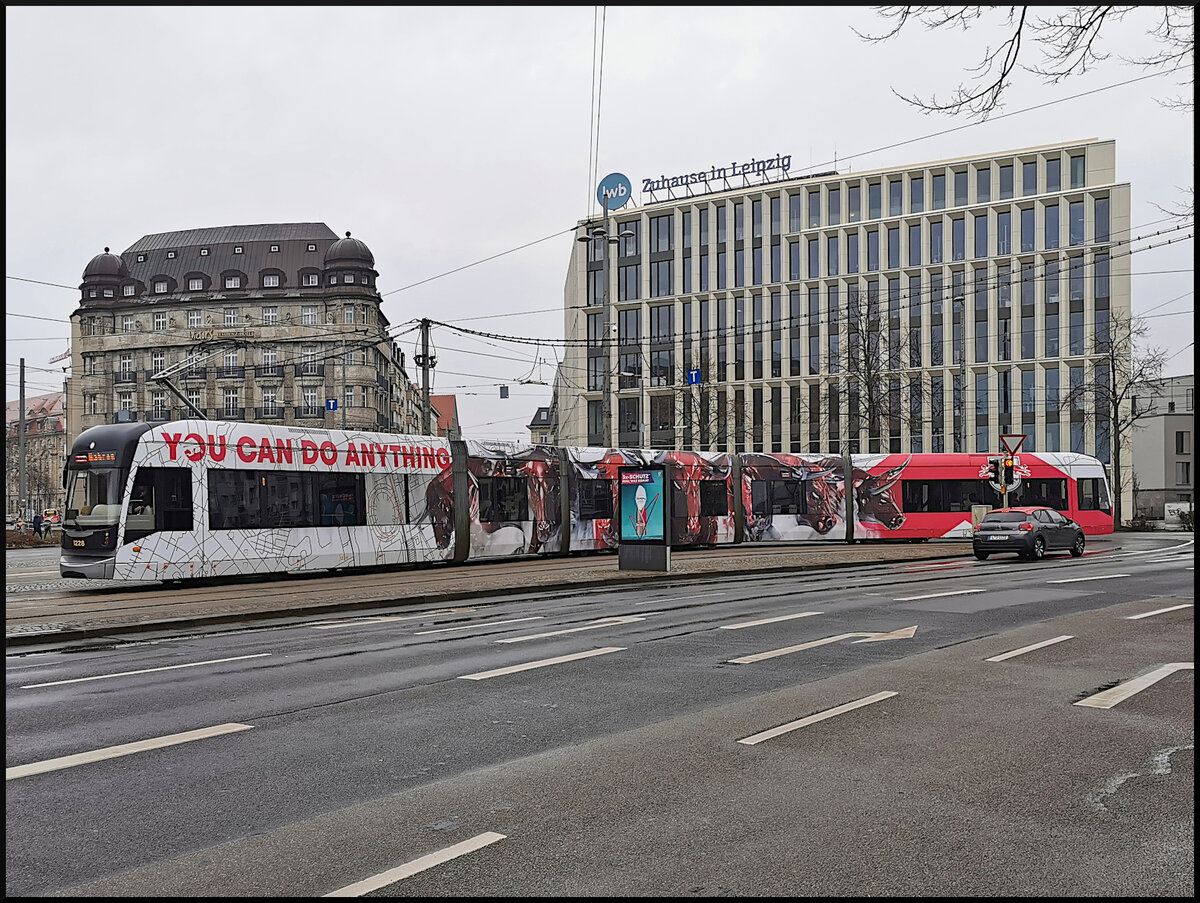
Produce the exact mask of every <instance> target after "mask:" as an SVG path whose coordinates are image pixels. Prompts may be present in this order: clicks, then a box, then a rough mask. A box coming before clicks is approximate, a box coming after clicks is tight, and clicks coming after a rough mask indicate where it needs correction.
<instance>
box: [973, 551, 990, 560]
mask: <svg viewBox="0 0 1200 903" xmlns="http://www.w3.org/2000/svg"><path fill="white" fill-rule="evenodd" d="M990 554H991V553H990V552H976V553H975V557H976V558H978V559H979V560H980V561H987V560H988V555H990Z"/></svg>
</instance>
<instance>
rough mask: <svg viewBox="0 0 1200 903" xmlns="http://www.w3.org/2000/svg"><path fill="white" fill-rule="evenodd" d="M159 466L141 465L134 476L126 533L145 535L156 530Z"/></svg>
mask: <svg viewBox="0 0 1200 903" xmlns="http://www.w3.org/2000/svg"><path fill="white" fill-rule="evenodd" d="M156 469H157V468H153V467H139V468H138V471H137V473H136V474H135V475H134V478H133V488H132V489H130V490H129V501H128V502H127V503H126V505H125V507H126V512H125V534H126V539H127V541H128V539H129V538H130V534H137V535H138V536H145V535H147V534H148V533H153V532H154V471H155V470H156Z"/></svg>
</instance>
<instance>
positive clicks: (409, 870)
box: [324, 831, 505, 897]
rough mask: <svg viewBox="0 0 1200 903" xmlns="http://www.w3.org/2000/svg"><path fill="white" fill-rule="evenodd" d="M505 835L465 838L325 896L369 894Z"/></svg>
mask: <svg viewBox="0 0 1200 903" xmlns="http://www.w3.org/2000/svg"><path fill="white" fill-rule="evenodd" d="M504 837H505V835H503V834H497V833H496V832H495V831H486V832H484V833H483V834H477V835H476V836H474V837H472V838H471V839H470V840H464V841H463V842H462V843H456V844H454V846H451V847H446V848H445V849H444V850H438V851H437V852H436V853H430V854H429V855H428V856H422V857H421V858H420V859H414V860H413V861H412V862H407V863H405V864H404V865H398V866H396V868H394V869H389V870H388V871H386V872H380V873H379V874H378V875H372V876H371V877H370V878H363V880H362V881H356V882H355V883H354V884H347V885H346V886H345V887H342V888H338V889H337V890H333V891H330V892H329V893H327V894H325V895H324V896H326V897H361V896H362V895H363V894H369V893H370V892H371V891H373V890H379V888H381V887H386V886H387V885H389V884H394V883H395V882H397V881H401V880H403V879H405V878H408V877H410V876H412V875H415V874H417V872H423V871H425V869H428V868H433V866H435V865H441V864H442V863H443V862H449V861H450V860H451V859H457V858H458V857H459V856H465V855H466V854H467V853H473V852H475V850H478V849H480V848H481V847H486V846H487V845H488V844H491V843H495V842H496V841H497V840H504Z"/></svg>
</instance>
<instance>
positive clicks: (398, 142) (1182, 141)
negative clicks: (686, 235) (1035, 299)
mask: <svg viewBox="0 0 1200 903" xmlns="http://www.w3.org/2000/svg"><path fill="white" fill-rule="evenodd" d="M598 9H604V8H596V7H582V6H581V7H565V8H564V7H548V8H544V7H537V8H523V7H470V8H461V7H460V8H456V7H408V8H401V9H373V8H342V7H337V8H335V7H287V6H285V7H271V8H257V7H231V6H222V7H206V8H183V7H173V8H170V9H166V8H148V9H139V8H127V7H104V8H96V9H91V8H84V7H60V8H54V7H24V8H23V7H13V6H8V7H6V8H5V20H6V34H5V36H6V70H7V71H6V105H5V114H6V126H7V128H6V132H5V139H6V150H7V155H6V159H7V171H6V182H7V185H6V188H7V190H6V205H7V206H6V214H7V245H8V247H7V261H6V268H5V273H6V276H7V277H8V278H6V289H7V295H6V306H5V312H6V317H5V326H6V338H5V362H6V371H5V386H6V398H7V399H9V400H11V399H15V398H17V397H18V377H17V365H18V361H19V359H20V358H21V357H24V358H25V360H26V366H27V373H26V379H27V388H26V394H27V395H30V396H32V395H37V394H42V393H44V392H48V391H55V390H60V389H61V388H62V384H61V366H62V364H55V365H51V364H50V363H49V360H50V358H51V357H54V356H55V355H58V354H60V353H62V352H63V351H65V350H66V349H67V347H68V339H69V324H68V317H69V315H70V313H71V311H72V310H74V309H75V307H76V305H77V301H78V291H77V286H78V285H79V283H80V281H81V278H82V273H83V268H84V267H85V266H86V265H87V262H88V261H89V260H90V259H91V258H92V256H94V255H95V254H98V253H100V252H101V251H102V250H103V249H104V247H105V246H109V247H111V248H112V249H113V251H114V252H120V251H123V250H124V249H125V248H127V247H129V246H130V245H131V244H133V243H134V242H135V241H137V240H138V239H139V238H141V237H142V236H143V235H146V234H150V233H156V232H169V231H173V230H180V229H194V228H203V227H211V226H224V225H236V224H249V223H272V222H324V223H326V224H328V226H329V227H330V228H331V229H333V231H334V232H336V233H338V234H339V235H340V234H342V233H344V232H346V231H347V230H349V231H351V232H353V234H354V235H355V236H356V237H357V238H361V239H362V240H363V241H365V242H366V243H367V244H368V245H369V246H370V248H371V250H372V252H373V253H374V255H375V266H376V269H377V270H378V271H379V274H380V275H379V290H380V292H381V293H382V294H383V295H384V300H383V310H384V312H385V314H386V315H387V317H388V318H389V320H390V321H391V323H392V324H395V325H398V324H403V323H405V322H406V321H408V320H410V319H412V318H414V317H421V316H428V317H430V318H432V319H436V320H441V321H444V322H453V323H456V324H458V325H462V326H466V327H470V328H474V329H479V330H485V331H489V332H494V333H502V334H504V335H508V336H534V337H543V338H548V339H553V338H561V337H562V335H563V314H562V306H563V285H564V281H565V278H566V273H567V269H568V264H569V261H570V257H571V254H572V252H573V246H574V238H573V235H572V234H571V231H570V230H571V229H572V227H573V226H574V225H575V224H576V222H577V221H578V220H579V219H581V218H583V217H585V216H587V215H589V214H590V213H592V212H593V210H594V208H595V200H594V196H595V181H594V179H595V176H596V175H597V174H598V175H599V176H601V177H602V176H604V175H605V174H607V173H609V172H613V171H619V172H623V173H625V174H626V175H627V176H628V177H629V178H630V180H631V181H632V182H633V184H634V188H635V199H634V200H635V202H637V203H641V198H640V197H637V196H636V195H637V194H638V193H639V186H640V184H641V179H643V178H647V177H652V176H658V175H663V174H666V175H671V174H678V173H687V172H694V171H698V170H701V169H707V168H709V167H710V166H712V165H714V164H716V165H721V164H726V163H728V161H732V160H739V161H745V160H749V159H751V158H752V157H759V158H762V157H771V156H774V155H775V154H790V155H791V156H792V161H793V163H792V165H793V168H792V173H793V174H797V173H798V172H804V171H808V169H809V167H810V166H811V167H812V169H813V170H814V171H821V170H828V169H831V168H834V167H833V161H834V159H835V157H836V160H837V164H836V168H837V169H838V170H839V171H841V172H843V173H845V172H854V171H862V170H866V169H875V168H879V167H893V166H894V167H896V168H898V169H899V168H902V167H905V166H908V165H910V164H918V163H923V162H926V161H932V160H940V159H943V158H946V157H952V156H957V155H981V156H982V155H991V154H994V153H996V152H999V151H1004V150H1010V149H1017V148H1021V147H1028V146H1031V145H1039V144H1049V143H1053V142H1060V141H1072V140H1078V139H1083V138H1092V137H1095V138H1102V139H1115V141H1116V147H1117V179H1118V181H1121V182H1129V183H1131V185H1132V196H1133V210H1132V222H1133V226H1134V235H1135V237H1139V236H1148V235H1150V234H1151V233H1154V232H1156V231H1158V230H1161V229H1169V228H1171V227H1172V226H1173V225H1177V223H1173V222H1171V221H1169V220H1166V219H1164V214H1163V213H1162V212H1161V211H1160V210H1159V209H1158V208H1159V207H1167V208H1173V207H1175V206H1176V205H1178V204H1180V203H1181V202H1183V201H1184V200H1185V197H1184V195H1183V189H1184V188H1186V187H1188V186H1191V185H1192V184H1193V183H1194V137H1193V134H1194V132H1193V130H1194V122H1193V116H1192V115H1191V114H1184V113H1179V112H1173V111H1170V110H1167V109H1164V108H1163V107H1162V106H1160V104H1159V103H1157V102H1156V98H1169V97H1173V96H1180V95H1183V94H1186V95H1187V96H1190V95H1191V89H1190V87H1187V86H1183V87H1181V86H1180V85H1179V77H1178V76H1167V77H1160V78H1153V79H1147V80H1143V81H1139V82H1137V83H1135V84H1126V85H1121V84H1120V83H1123V82H1128V81H1130V80H1131V79H1135V78H1138V77H1139V76H1142V75H1145V74H1146V71H1145V70H1143V69H1140V68H1137V67H1134V66H1129V65H1125V64H1122V63H1121V61H1120V60H1119V59H1118V57H1119V56H1122V55H1124V56H1137V55H1139V54H1145V53H1149V52H1150V51H1151V50H1152V49H1153V45H1152V44H1151V43H1150V42H1149V41H1148V39H1147V38H1146V37H1145V31H1146V29H1147V28H1149V27H1150V26H1151V25H1152V24H1153V22H1152V15H1151V14H1150V10H1151V9H1152V8H1143V9H1141V10H1138V11H1135V12H1134V13H1132V14H1130V15H1129V16H1127V17H1126V18H1125V20H1124V21H1123V22H1121V23H1118V24H1116V25H1114V26H1111V27H1109V28H1107V29H1106V30H1105V31H1104V32H1103V34H1102V42H1103V44H1102V49H1104V50H1107V51H1109V52H1111V53H1112V58H1111V59H1110V60H1109V61H1108V62H1106V63H1104V64H1102V65H1100V66H1098V67H1096V68H1095V69H1094V70H1093V71H1092V72H1089V73H1088V74H1086V75H1084V76H1080V77H1076V78H1071V79H1068V80H1067V81H1065V82H1062V83H1061V84H1059V85H1055V86H1047V85H1045V84H1043V83H1042V82H1041V81H1040V80H1039V79H1037V78H1036V77H1035V76H1033V75H1029V74H1019V75H1018V76H1017V77H1016V79H1015V81H1014V84H1013V86H1012V88H1011V90H1010V91H1009V92H1008V93H1007V95H1006V98H1005V107H1004V109H1003V110H1002V111H1001V112H1002V113H1005V114H1010V115H1006V116H1004V117H1003V118H993V120H992V121H990V122H987V123H984V124H979V125H971V126H968V121H967V120H966V119H963V118H957V119H955V118H950V117H946V116H926V115H922V114H921V113H920V112H918V111H916V110H914V109H913V108H912V107H910V106H909V105H907V104H905V103H904V102H903V101H902V100H900V99H899V98H898V97H896V96H895V95H894V94H893V93H892V91H891V89H892V88H895V89H896V90H898V91H900V92H901V93H904V94H917V95H920V96H922V97H927V96H928V95H930V94H931V93H935V92H936V93H937V95H938V96H939V98H941V97H943V96H949V93H950V91H951V90H952V89H953V87H954V86H955V85H956V84H957V83H958V81H959V80H960V79H961V78H962V77H963V75H964V72H965V70H966V69H967V68H968V67H970V66H972V65H974V64H975V63H977V62H978V60H979V58H980V56H981V54H982V50H983V48H984V47H985V46H986V45H988V44H990V45H991V46H993V47H994V46H996V45H997V43H998V41H997V37H998V35H999V32H998V31H997V30H994V29H984V28H979V29H973V30H972V31H970V32H968V33H966V34H965V35H962V34H956V35H951V34H942V33H927V32H925V31H924V30H923V29H921V28H920V26H918V25H910V26H908V27H907V28H906V29H905V31H904V32H903V33H902V34H901V35H900V36H899V37H898V38H895V39H893V40H892V41H890V42H887V43H884V44H868V43H866V42H864V41H862V40H861V39H860V38H858V37H857V36H856V35H855V34H854V32H853V31H852V28H857V29H858V30H859V31H864V32H875V33H878V32H881V31H882V30H883V29H884V23H883V22H882V21H881V20H879V19H878V18H877V17H876V15H875V13H874V12H873V11H872V10H871V9H870V8H867V7H859V8H840V7H839V8H833V7H804V8H778V7H770V8H759V7H738V6H719V7H696V8H691V7H609V8H607V12H606V14H605V30H604V35H605V41H604V53H603V66H602V78H601V80H600V88H601V90H600V107H599V127H598V141H597V143H598V148H599V154H598V162H597V163H596V164H593V165H592V166H591V167H590V166H589V156H590V155H589V151H590V150H591V148H592V142H593V139H594V138H596V136H595V135H594V134H593V131H594V127H595V119H594V115H593V110H594V104H593V95H594V93H595V91H594V86H593V78H594V67H593V60H594V58H595V59H597V60H598V59H599V57H598V55H594V53H593V38H594V32H595V26H596V21H597V17H598V13H597V10H598ZM1038 61H1039V60H1038V59H1037V57H1036V56H1034V55H1032V54H1031V56H1030V59H1029V62H1030V63H1036V62H1038ZM1189 71H1190V70H1189ZM1113 85H1117V87H1111V88H1110V87H1109V86H1113ZM1101 89H1104V90H1101ZM1086 92H1094V93H1090V94H1087V96H1083V97H1078V98H1077V99H1067V98H1073V97H1074V96H1075V95H1082V94H1085V93H1086ZM1053 101H1062V102H1059V103H1052V102H1053ZM1046 104H1051V105H1049V106H1045V105H1046ZM1035 107H1041V108H1040V109H1034V108H1035ZM948 129H956V130H955V131H952V132H950V133H949V134H938V133H942V132H945V131H946V130H948ZM902 142H907V143H903V144H902ZM896 145H901V146H896ZM1156 205H1158V206H1156ZM1189 226H1190V221H1189ZM1191 231H1192V230H1191V228H1187V229H1184V230H1181V231H1175V232H1171V233H1169V234H1164V235H1162V236H1161V237H1160V238H1158V239H1156V240H1151V241H1149V242H1143V243H1142V244H1147V243H1149V244H1154V243H1156V242H1164V243H1165V242H1166V241H1167V240H1168V239H1171V240H1176V241H1175V243H1174V244H1171V245H1164V246H1163V247H1161V248H1159V249H1151V250H1147V251H1144V252H1139V253H1137V254H1135V255H1134V257H1133V273H1134V276H1133V280H1132V286H1133V310H1134V313H1135V314H1143V313H1145V314H1147V315H1148V319H1147V320H1146V322H1147V325H1149V326H1151V344H1153V345H1154V346H1155V347H1158V348H1161V349H1163V350H1165V351H1167V352H1169V353H1174V352H1180V353H1178V354H1176V356H1175V357H1174V358H1172V360H1171V361H1170V362H1169V363H1168V365H1167V372H1168V373H1169V374H1171V375H1176V374H1183V373H1192V372H1193V361H1194V348H1188V347H1186V346H1187V345H1188V344H1189V343H1190V342H1191V341H1192V333H1193V313H1192V309H1193V303H1194V294H1193V281H1194V272H1193V265H1194V251H1193V248H1194V244H1193V242H1192V241H1191V240H1190V239H1188V240H1182V241H1179V240H1177V239H1179V238H1180V236H1182V235H1190V234H1191ZM496 255H503V256H499V257H496ZM493 257H496V259H493V260H488V258H493ZM483 261H486V262H483ZM473 264H477V265H473ZM463 267H467V269H462V268H463ZM455 271H457V272H455ZM13 277H19V279H16V278H13ZM20 280H36V281H40V282H45V283H54V284H56V285H58V286H67V287H68V288H66V289H64V288H60V287H55V286H54V285H37V284H33V283H31V282H26V281H20ZM527 312H528V313H527ZM18 315H25V316H18ZM30 316H32V317H44V318H48V319H28V318H27V317H30ZM433 338H434V344H435V346H436V348H437V355H438V366H437V370H436V375H435V379H434V391H435V392H437V393H443V392H446V393H450V392H453V393H454V394H456V395H458V397H459V410H460V418H461V420H462V423H463V428H464V434H465V435H467V436H468V437H471V438H489V437H490V438H527V437H528V435H529V434H528V430H527V429H526V424H528V422H529V420H530V418H531V417H532V415H533V413H534V411H535V410H536V408H537V406H538V405H543V404H548V403H549V397H550V389H549V385H550V384H551V383H552V381H553V376H554V364H555V360H556V358H555V350H554V348H553V347H552V346H549V345H547V346H544V347H542V348H541V349H540V350H539V349H537V348H536V347H535V346H531V345H518V344H512V343H506V342H502V341H493V342H490V343H484V342H483V341H481V340H479V339H474V338H468V337H465V336H463V335H461V334H456V333H453V332H451V331H449V330H446V329H435V330H434V332H433ZM401 341H402V343H403V345H404V347H405V351H406V353H407V355H408V358H409V360H410V362H411V357H412V353H413V347H412V342H413V335H412V334H410V335H409V336H406V337H405V338H404V339H402V340H401ZM63 363H66V362H65V361H64V362H63ZM35 367H37V368H47V369H53V370H54V372H53V373H52V372H46V370H45V369H43V370H37V369H33V368H35ZM410 376H413V377H414V379H416V378H418V374H417V372H416V371H415V370H413V369H412V366H411V363H410ZM522 380H525V381H527V382H528V383H531V384H522V382H521V381H522ZM539 380H540V381H541V382H542V383H544V384H545V385H540V384H537V381H539ZM501 384H504V385H508V386H509V387H510V392H509V397H508V398H507V399H506V400H501V399H500V398H499V389H498V387H499V386H500V385H501Z"/></svg>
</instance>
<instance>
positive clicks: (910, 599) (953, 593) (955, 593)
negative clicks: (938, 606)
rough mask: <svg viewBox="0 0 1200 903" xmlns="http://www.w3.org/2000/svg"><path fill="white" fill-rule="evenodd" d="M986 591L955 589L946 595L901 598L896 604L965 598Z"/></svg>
mask: <svg viewBox="0 0 1200 903" xmlns="http://www.w3.org/2000/svg"><path fill="white" fill-rule="evenodd" d="M983 592H987V590H982V589H956V590H953V591H951V592H948V593H929V594H928V595H926V596H901V597H900V598H899V599H897V600H896V601H897V602H916V601H917V600H918V599H938V598H940V597H942V596H966V595H969V594H970V593H983Z"/></svg>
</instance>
